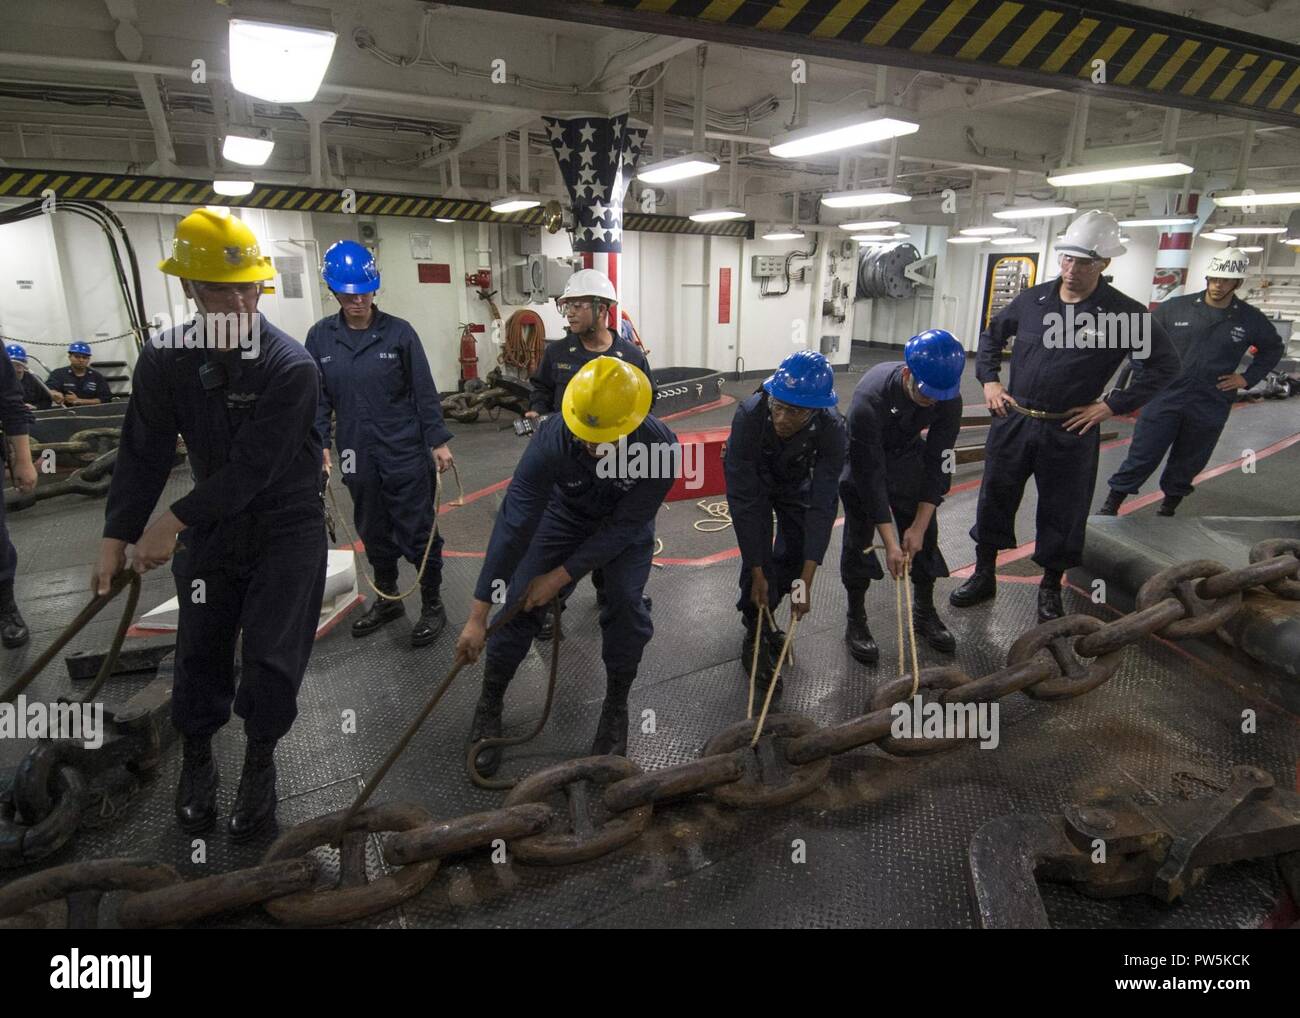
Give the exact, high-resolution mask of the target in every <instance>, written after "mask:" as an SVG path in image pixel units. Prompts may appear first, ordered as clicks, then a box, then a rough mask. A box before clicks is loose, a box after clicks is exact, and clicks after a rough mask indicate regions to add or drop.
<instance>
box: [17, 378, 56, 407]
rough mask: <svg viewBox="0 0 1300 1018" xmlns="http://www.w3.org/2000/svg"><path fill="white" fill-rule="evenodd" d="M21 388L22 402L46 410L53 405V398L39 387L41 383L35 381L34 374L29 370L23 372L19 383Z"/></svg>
mask: <svg viewBox="0 0 1300 1018" xmlns="http://www.w3.org/2000/svg"><path fill="white" fill-rule="evenodd" d="M19 384H20V385H21V386H22V390H23V402H24V403H26V404H28V405H29V406H31V407H33V408H34V409H36V410H48V409H49V408H50V407H52V406H54V400H52V399H51V398H50V394H49V393H48V392H46V391H45V390H44V389H42V388H41V383H40V382H38V381H36V376H35V375H33V374H32V373H31V372H30V371H26V372H24V373H23V377H22V380H21V382H20V383H19Z"/></svg>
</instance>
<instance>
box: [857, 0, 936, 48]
mask: <svg viewBox="0 0 1300 1018" xmlns="http://www.w3.org/2000/svg"><path fill="white" fill-rule="evenodd" d="M922 3H924V0H897V2H896V3H895V4H894V6H893V7H891V8H889V10H888V11H886V12H885V16H884V17H883V18H881V19H880V20H879V21H877V22H876V27H875V28H873V29H872V30H871V31H870V32H868V33H867V34H866V35H865V36H863V39H862V41H863V42H865V43H867V44H868V45H869V46H883V45H885V43H887V42H889V40H890V39H892V38H893V37H894V34H895V33H896V32H897V31H898V30H899V29H900V28H902V27H903V26H904V25H905V24H907V19H908V18H910V17H911V16H912V15H913V14H915V13H916V10H917V8H918V7H920V6H921V4H922Z"/></svg>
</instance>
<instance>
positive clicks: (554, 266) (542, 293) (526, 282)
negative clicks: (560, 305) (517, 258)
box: [519, 254, 573, 304]
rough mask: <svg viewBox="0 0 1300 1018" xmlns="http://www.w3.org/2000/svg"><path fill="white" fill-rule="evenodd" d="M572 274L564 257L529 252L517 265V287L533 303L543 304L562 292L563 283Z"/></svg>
mask: <svg viewBox="0 0 1300 1018" xmlns="http://www.w3.org/2000/svg"><path fill="white" fill-rule="evenodd" d="M571 275H573V266H572V265H571V264H570V263H569V262H568V260H567V259H564V258H548V257H547V256H546V255H540V254H530V255H529V256H528V258H527V260H526V261H525V262H524V264H522V265H520V266H519V289H521V290H523V291H524V292H525V293H526V294H528V299H529V301H530V302H531V303H533V304H544V303H546V301H547V300H549V299H550V298H552V297H558V296H560V294H562V293H563V292H564V284H565V283H567V282H568V281H569V277H570V276H571Z"/></svg>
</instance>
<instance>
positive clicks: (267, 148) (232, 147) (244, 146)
mask: <svg viewBox="0 0 1300 1018" xmlns="http://www.w3.org/2000/svg"><path fill="white" fill-rule="evenodd" d="M273 148H275V142H273V141H272V140H271V136H270V134H269V133H267V132H265V131H259V132H257V133H256V134H234V133H231V134H227V135H226V140H225V141H223V142H222V143H221V158H222V159H225V160H226V161H227V162H231V163H239V164H240V165H241V166H265V165H266V161H267V160H268V159H270V158H271V150H272V149H273Z"/></svg>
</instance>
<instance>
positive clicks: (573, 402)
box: [562, 357, 652, 442]
mask: <svg viewBox="0 0 1300 1018" xmlns="http://www.w3.org/2000/svg"><path fill="white" fill-rule="evenodd" d="M651 396H652V393H651V391H650V379H648V378H646V376H645V372H644V371H642V370H641V369H640V368H638V367H634V366H633V365H631V364H628V363H627V362H626V361H622V360H619V359H618V358H617V357H597V358H596V359H595V360H594V361H589V362H588V363H587V364H585V365H583V368H582V370H581V371H579V372H578V373H577V374H576V375H574V376H573V380H572V381H570V382H569V384H568V386H567V387H566V388H565V390H564V402H563V406H562V409H563V411H564V423H565V424H567V425H568V426H569V430H570V431H572V432H573V433H574V434H575V435H577V436H578V438H580V439H582V441H584V442H616V441H618V440H619V439H620V438H622V437H623V436H624V435H628V434H631V433H632V432H633V431H635V430H636V428H637V425H638V424H640V423H641V422H642V421H643V420H645V415H646V414H648V413H649V412H650V399H651Z"/></svg>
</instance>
